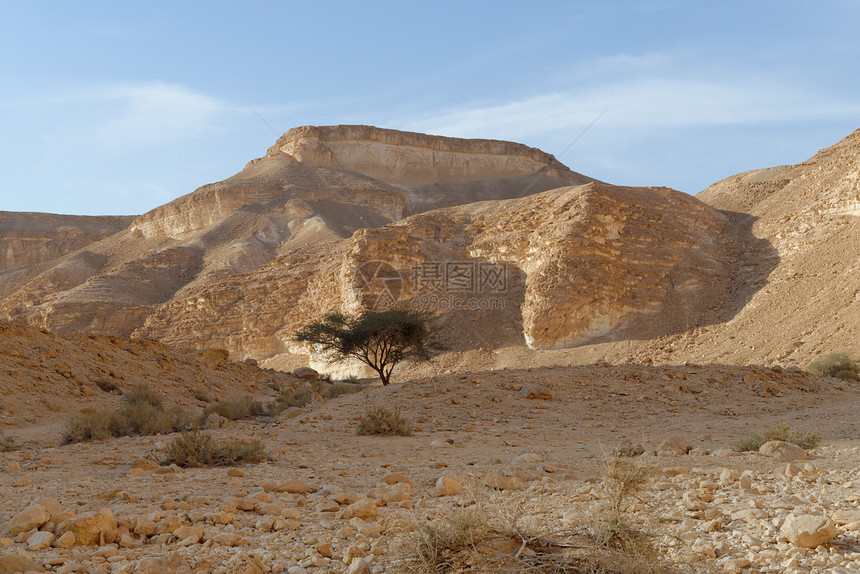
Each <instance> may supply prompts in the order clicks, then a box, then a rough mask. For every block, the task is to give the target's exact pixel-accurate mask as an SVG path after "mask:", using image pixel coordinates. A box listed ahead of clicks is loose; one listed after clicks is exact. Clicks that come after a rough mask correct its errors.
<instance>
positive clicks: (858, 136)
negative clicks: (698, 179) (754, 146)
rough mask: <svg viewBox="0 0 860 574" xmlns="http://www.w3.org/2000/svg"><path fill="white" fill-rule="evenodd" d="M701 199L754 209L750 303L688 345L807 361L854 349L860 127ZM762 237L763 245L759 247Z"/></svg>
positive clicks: (752, 357)
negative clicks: (794, 160) (797, 158)
mask: <svg viewBox="0 0 860 574" xmlns="http://www.w3.org/2000/svg"><path fill="white" fill-rule="evenodd" d="M697 197H698V199H701V200H702V201H704V202H705V203H708V204H710V205H712V206H714V207H717V208H719V209H722V210H726V211H727V212H734V213H738V212H745V213H747V214H749V215H748V216H746V217H747V218H748V219H747V220H748V225H749V226H750V234H749V235H748V236H747V237H746V239H745V240H744V241H743V246H742V251H743V252H744V253H746V254H747V255H746V256H745V257H744V258H743V260H741V261H740V263H741V265H740V267H739V274H738V277H737V279H736V283H737V286H738V287H737V291H738V292H739V293H741V292H743V291H744V290H745V291H746V294H745V295H744V299H745V300H746V303H745V304H744V305H743V306H742V307H741V306H739V305H738V306H736V308H737V312H736V314H734V315H729V316H727V317H726V318H725V320H724V321H722V322H721V325H720V328H719V329H718V330H712V331H711V332H710V333H708V335H707V339H709V340H708V341H704V340H703V341H700V342H697V341H695V340H692V341H690V342H691V343H694V344H695V346H690V348H689V349H688V350H689V352H691V353H695V354H698V353H700V352H701V353H702V355H703V356H704V358H705V359H707V360H726V359H725V357H728V356H729V355H730V356H731V361H732V362H736V361H741V362H757V363H782V364H797V365H801V366H804V367H805V366H806V365H808V364H809V362H810V361H812V360H813V359H815V358H817V357H820V356H822V355H825V354H827V353H831V352H837V351H843V350H851V351H852V352H853V350H854V349H856V341H857V328H856V326H857V324H858V323H860V307H858V305H857V304H856V303H857V300H858V296H859V295H858V293H860V275H858V273H857V261H858V259H860V249H858V244H857V236H858V234H860V218H858V215H860V130H858V131H855V132H854V133H852V134H851V135H849V136H848V137H846V138H845V139H844V140H842V141H840V142H839V143H837V144H836V145H834V146H831V147H829V148H826V149H823V150H821V151H819V152H818V153H817V154H816V155H815V156H814V157H812V158H810V159H808V160H807V161H804V162H802V163H799V164H797V165H793V166H781V167H776V168H770V169H765V170H758V171H755V172H748V173H743V174H739V175H736V176H732V177H730V178H727V179H725V180H723V181H720V182H718V183H715V184H714V185H712V186H711V187H709V188H708V189H706V190H704V191H703V192H702V193H700V194H699V195H698V196H697ZM733 217H737V216H736V215H735V216H733ZM762 243H764V244H766V245H768V246H769V248H768V250H767V251H765V252H762V251H761V249H760V248H758V247H757V246H756V244H762ZM763 341H766V342H767V343H766V344H762V342H763ZM717 350H720V351H717ZM715 351H717V352H715ZM720 354H722V357H721V355H720Z"/></svg>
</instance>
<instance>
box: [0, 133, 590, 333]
mask: <svg viewBox="0 0 860 574" xmlns="http://www.w3.org/2000/svg"><path fill="white" fill-rule="evenodd" d="M329 143H330V144H331V146H333V148H334V149H335V150H336V151H337V154H339V156H342V159H343V162H344V163H346V164H347V166H348V168H345V167H343V166H341V165H323V164H322V163H321V162H316V161H314V160H313V158H310V157H308V158H305V159H307V160H308V161H302V159H301V158H304V156H303V154H302V153H300V152H298V151H296V154H297V156H298V157H296V156H293V155H290V154H288V153H285V152H284V151H282V150H280V148H279V146H286V145H291V146H295V147H296V149H299V148H301V149H306V148H307V149H310V148H319V146H321V145H328V144H329ZM381 144H384V146H383V148H380V147H379V145H381ZM394 156H397V157H398V158H400V161H402V162H403V164H402V167H403V169H404V170H406V171H410V172H411V171H414V172H415V173H416V174H417V173H419V172H421V173H422V175H421V177H420V178H418V177H417V178H413V179H414V181H413V183H416V184H419V185H416V186H413V187H409V188H404V187H401V186H400V185H399V183H402V182H399V181H395V183H398V185H393V184H392V183H389V182H387V181H384V180H381V179H377V178H376V176H379V175H380V174H383V173H385V172H386V170H387V168H386V162H388V161H389V160H390V159H391V158H392V157H394ZM347 157H354V158H360V161H353V162H349V161H348V160H347V159H346V158H347ZM430 157H435V158H436V159H434V160H432V161H434V162H435V165H434V166H433V167H432V169H426V170H423V171H422V170H421V169H418V167H417V166H419V165H420V164H421V163H422V162H424V161H429V160H428V158H430ZM316 164H319V165H316ZM362 170H363V171H362ZM391 179H392V181H394V180H396V179H397V178H391ZM587 181H591V180H590V179H589V178H587V177H585V176H581V175H579V174H576V173H574V172H572V171H570V170H569V169H568V168H566V167H565V166H563V165H561V164H560V163H558V162H557V161H556V160H555V159H554V158H553V157H552V156H550V155H548V154H545V153H543V152H540V151H539V150H535V149H533V148H528V147H526V146H522V145H519V144H513V143H508V142H497V141H488V140H460V139H452V138H442V137H438V136H425V135H421V134H410V133H403V132H394V131H392V130H380V129H378V128H370V127H365V126H338V127H330V128H310V127H308V128H299V129H296V130H291V131H290V132H288V133H287V134H286V135H285V136H284V138H282V139H281V140H279V143H278V144H276V146H274V147H273V148H271V149H270V150H269V152H268V153H267V154H266V156H265V157H263V158H260V159H257V160H253V161H251V162H249V164H248V165H247V166H246V168H245V169H244V170H242V172H240V173H238V174H236V175H235V176H233V177H231V178H228V179H227V180H224V181H222V182H218V183H215V184H211V185H206V186H203V187H201V188H200V189H198V190H196V191H195V192H193V193H191V194H189V195H186V196H183V197H181V198H179V199H177V200H175V201H172V202H170V203H168V204H166V205H164V206H161V207H159V208H156V209H154V210H152V211H150V212H148V213H146V214H143V215H141V216H140V217H137V218H134V220H133V221H129V219H127V218H126V219H118V220H109V219H106V218H105V219H104V222H103V223H102V227H101V228H98V229H97V231H99V232H100V233H101V235H100V236H99V237H98V238H101V237H104V238H103V239H101V240H100V241H96V240H95V239H97V237H94V236H93V235H94V233H95V231H93V232H91V233H90V234H89V235H86V234H85V235H84V237H83V239H82V240H81V241H80V242H78V243H75V242H74V241H67V239H69V238H70V237H71V236H70V234H69V233H64V232H63V230H64V229H66V227H68V226H66V227H61V226H59V225H55V228H56V229H57V231H56V232H50V230H49V231H48V232H46V233H47V236H46V237H48V239H49V240H50V241H54V243H50V241H48V240H46V241H47V243H46V242H45V241H43V243H45V244H50V245H54V244H56V245H60V244H62V245H63V248H62V249H60V248H52V249H53V251H52V250H51V249H47V248H43V249H42V250H41V251H39V252H38V253H39V254H40V255H39V256H38V257H37V254H35V252H36V251H38V249H31V252H34V254H33V255H32V256H18V255H15V253H17V251H15V248H17V247H16V246H17V244H15V245H13V246H12V247H10V248H11V249H12V253H13V257H14V260H15V261H16V262H17V263H16V265H17V266H16V267H15V268H14V269H11V270H7V271H5V272H4V271H2V269H0V298H2V299H0V312H2V313H3V315H4V316H5V317H7V318H10V319H12V320H15V321H17V322H24V323H30V324H34V325H38V326H40V327H44V328H49V329H52V330H58V331H73V330H83V331H88V332H97V333H116V334H125V335H128V334H131V333H132V332H133V331H134V330H135V329H137V328H139V327H141V326H142V325H143V324H144V322H145V320H146V318H147V317H149V315H150V314H152V313H153V312H154V311H155V310H156V309H157V308H158V307H159V306H160V305H163V304H165V303H168V302H170V301H173V300H178V299H183V298H184V293H185V291H189V290H193V289H194V288H196V287H199V286H202V285H206V284H208V283H210V282H212V281H217V280H220V279H223V278H225V277H228V276H230V275H234V274H243V273H248V272H251V271H254V270H256V269H258V268H260V267H261V266H264V265H266V264H267V263H269V262H271V261H273V260H274V259H275V258H277V257H278V256H280V255H283V254H287V253H292V252H294V251H296V250H299V249H301V248H303V247H305V246H315V245H318V244H320V243H324V242H330V241H334V240H338V239H343V238H348V237H350V236H351V235H352V234H353V233H354V232H355V231H356V230H357V229H362V228H375V227H379V226H382V225H385V224H387V223H391V222H393V221H398V220H400V219H402V218H403V217H404V216H406V215H408V214H410V213H416V212H421V211H426V210H428V209H432V208H436V207H440V206H448V205H458V204H463V203H468V202H472V201H476V200H479V199H500V198H507V197H519V196H524V195H528V194H532V193H538V192H540V191H544V190H546V189H551V188H555V187H559V186H562V185H570V184H574V183H583V182H587ZM40 217H41V216H40ZM50 217H53V218H59V219H57V221H61V220H62V216H43V217H42V219H45V218H50ZM30 219H32V218H29V217H28V214H10V215H9V216H7V220H9V221H17V222H19V223H18V224H17V225H18V226H19V227H21V228H28V229H29V228H33V229H36V228H39V225H41V226H42V228H46V227H49V226H48V224H47V223H44V222H43V223H42V224H40V223H39V220H38V218H37V220H35V221H34V222H31V221H30ZM72 219H74V218H72ZM78 219H84V218H78ZM46 221H47V220H46ZM88 221H89V220H88ZM95 221H96V222H100V221H101V220H95ZM22 222H23V223H22ZM108 224H113V225H114V227H111V226H110V225H108ZM27 226H30V227H27ZM81 227H82V225H78V228H81ZM91 227H92V225H91ZM123 228H124V229H123ZM75 229H77V228H75ZM94 229H95V228H94ZM4 230H5V228H4ZM73 231H74V230H73ZM75 232H77V231H75ZM52 233H53V235H52ZM105 236H107V237H105ZM4 237H7V238H8V239H7V240H8V241H17V240H18V238H17V236H16V235H15V229H11V228H10V229H9V230H8V232H6V233H3V234H0V241H2V240H3V238H4ZM10 245H11V244H10ZM7 251H8V250H7ZM28 257H29V258H28Z"/></svg>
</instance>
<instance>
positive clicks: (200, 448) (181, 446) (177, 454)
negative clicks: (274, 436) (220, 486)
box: [161, 428, 270, 468]
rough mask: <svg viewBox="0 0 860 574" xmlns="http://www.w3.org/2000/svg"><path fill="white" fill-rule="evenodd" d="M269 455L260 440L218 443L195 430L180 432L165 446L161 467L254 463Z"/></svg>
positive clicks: (207, 435) (197, 466)
mask: <svg viewBox="0 0 860 574" xmlns="http://www.w3.org/2000/svg"><path fill="white" fill-rule="evenodd" d="M269 458H270V455H269V454H268V453H267V452H266V449H265V446H264V445H263V443H261V442H260V441H259V440H251V441H230V442H226V443H218V442H216V441H215V439H214V438H212V435H210V434H209V433H205V432H200V430H199V429H197V428H195V429H193V430H190V431H186V432H183V433H182V434H181V435H179V436H178V437H176V439H174V440H173V442H172V443H170V445H169V446H168V447H167V458H165V459H164V460H163V461H162V462H161V464H164V465H168V464H175V465H177V466H181V467H186V468H187V467H191V468H199V467H206V466H235V465H239V464H245V463H248V464H256V463H258V462H262V461H264V460H268V459H269Z"/></svg>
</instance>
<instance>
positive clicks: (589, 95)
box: [398, 79, 860, 139]
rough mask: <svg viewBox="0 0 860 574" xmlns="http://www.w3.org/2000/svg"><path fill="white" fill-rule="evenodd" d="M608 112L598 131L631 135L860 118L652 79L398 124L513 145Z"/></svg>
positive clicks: (779, 88) (729, 89)
mask: <svg viewBox="0 0 860 574" xmlns="http://www.w3.org/2000/svg"><path fill="white" fill-rule="evenodd" d="M607 109H608V111H607V113H606V114H605V115H604V116H603V117H601V119H600V123H601V125H603V126H613V127H619V128H631V129H636V128H645V129H648V128H656V127H662V128H683V127H701V126H717V125H728V124H757V123H762V122H792V123H795V122H798V121H807V120H828V119H839V118H844V117H846V116H860V104H858V103H857V102H856V101H850V100H840V99H839V98H838V97H835V96H832V95H828V94H822V93H813V92H809V91H803V90H798V89H797V88H796V87H793V86H787V85H780V84H776V83H769V84H756V85H746V84H739V83H738V84H732V83H718V82H710V81H690V80H661V79H650V80H639V81H636V82H633V83H623V82H618V83H614V84H610V85H604V86H601V87H598V88H592V89H589V90H587V91H581V92H576V91H572V92H568V93H561V92H555V93H550V94H543V95H535V96H533V97H531V98H527V99H524V100H521V101H515V102H510V103H505V104H495V105H485V106H481V105H477V106H473V107H465V108H463V109H458V110H454V111H448V112H445V113H441V114H438V115H429V116H426V117H424V118H421V119H417V120H406V121H403V122H398V123H400V125H402V127H403V128H404V129H408V130H412V131H427V132H431V133H441V134H447V135H456V136H460V137H488V134H492V136H489V137H501V136H502V135H504V137H505V138H506V139H517V138H524V137H527V136H530V135H534V134H539V133H547V132H553V131H558V130H571V129H575V128H582V127H583V126H585V125H587V124H588V123H590V122H591V121H592V120H594V118H595V117H597V116H598V115H599V114H600V113H601V112H602V111H604V110H607Z"/></svg>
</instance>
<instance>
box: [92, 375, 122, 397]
mask: <svg viewBox="0 0 860 574" xmlns="http://www.w3.org/2000/svg"><path fill="white" fill-rule="evenodd" d="M96 386H97V387H98V388H100V389H101V390H103V391H104V392H106V393H112V394H117V395H121V394H122V391H121V390H120V388H119V386H118V385H117V384H116V383H115V382H113V381H112V380H110V379H97V380H96Z"/></svg>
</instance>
